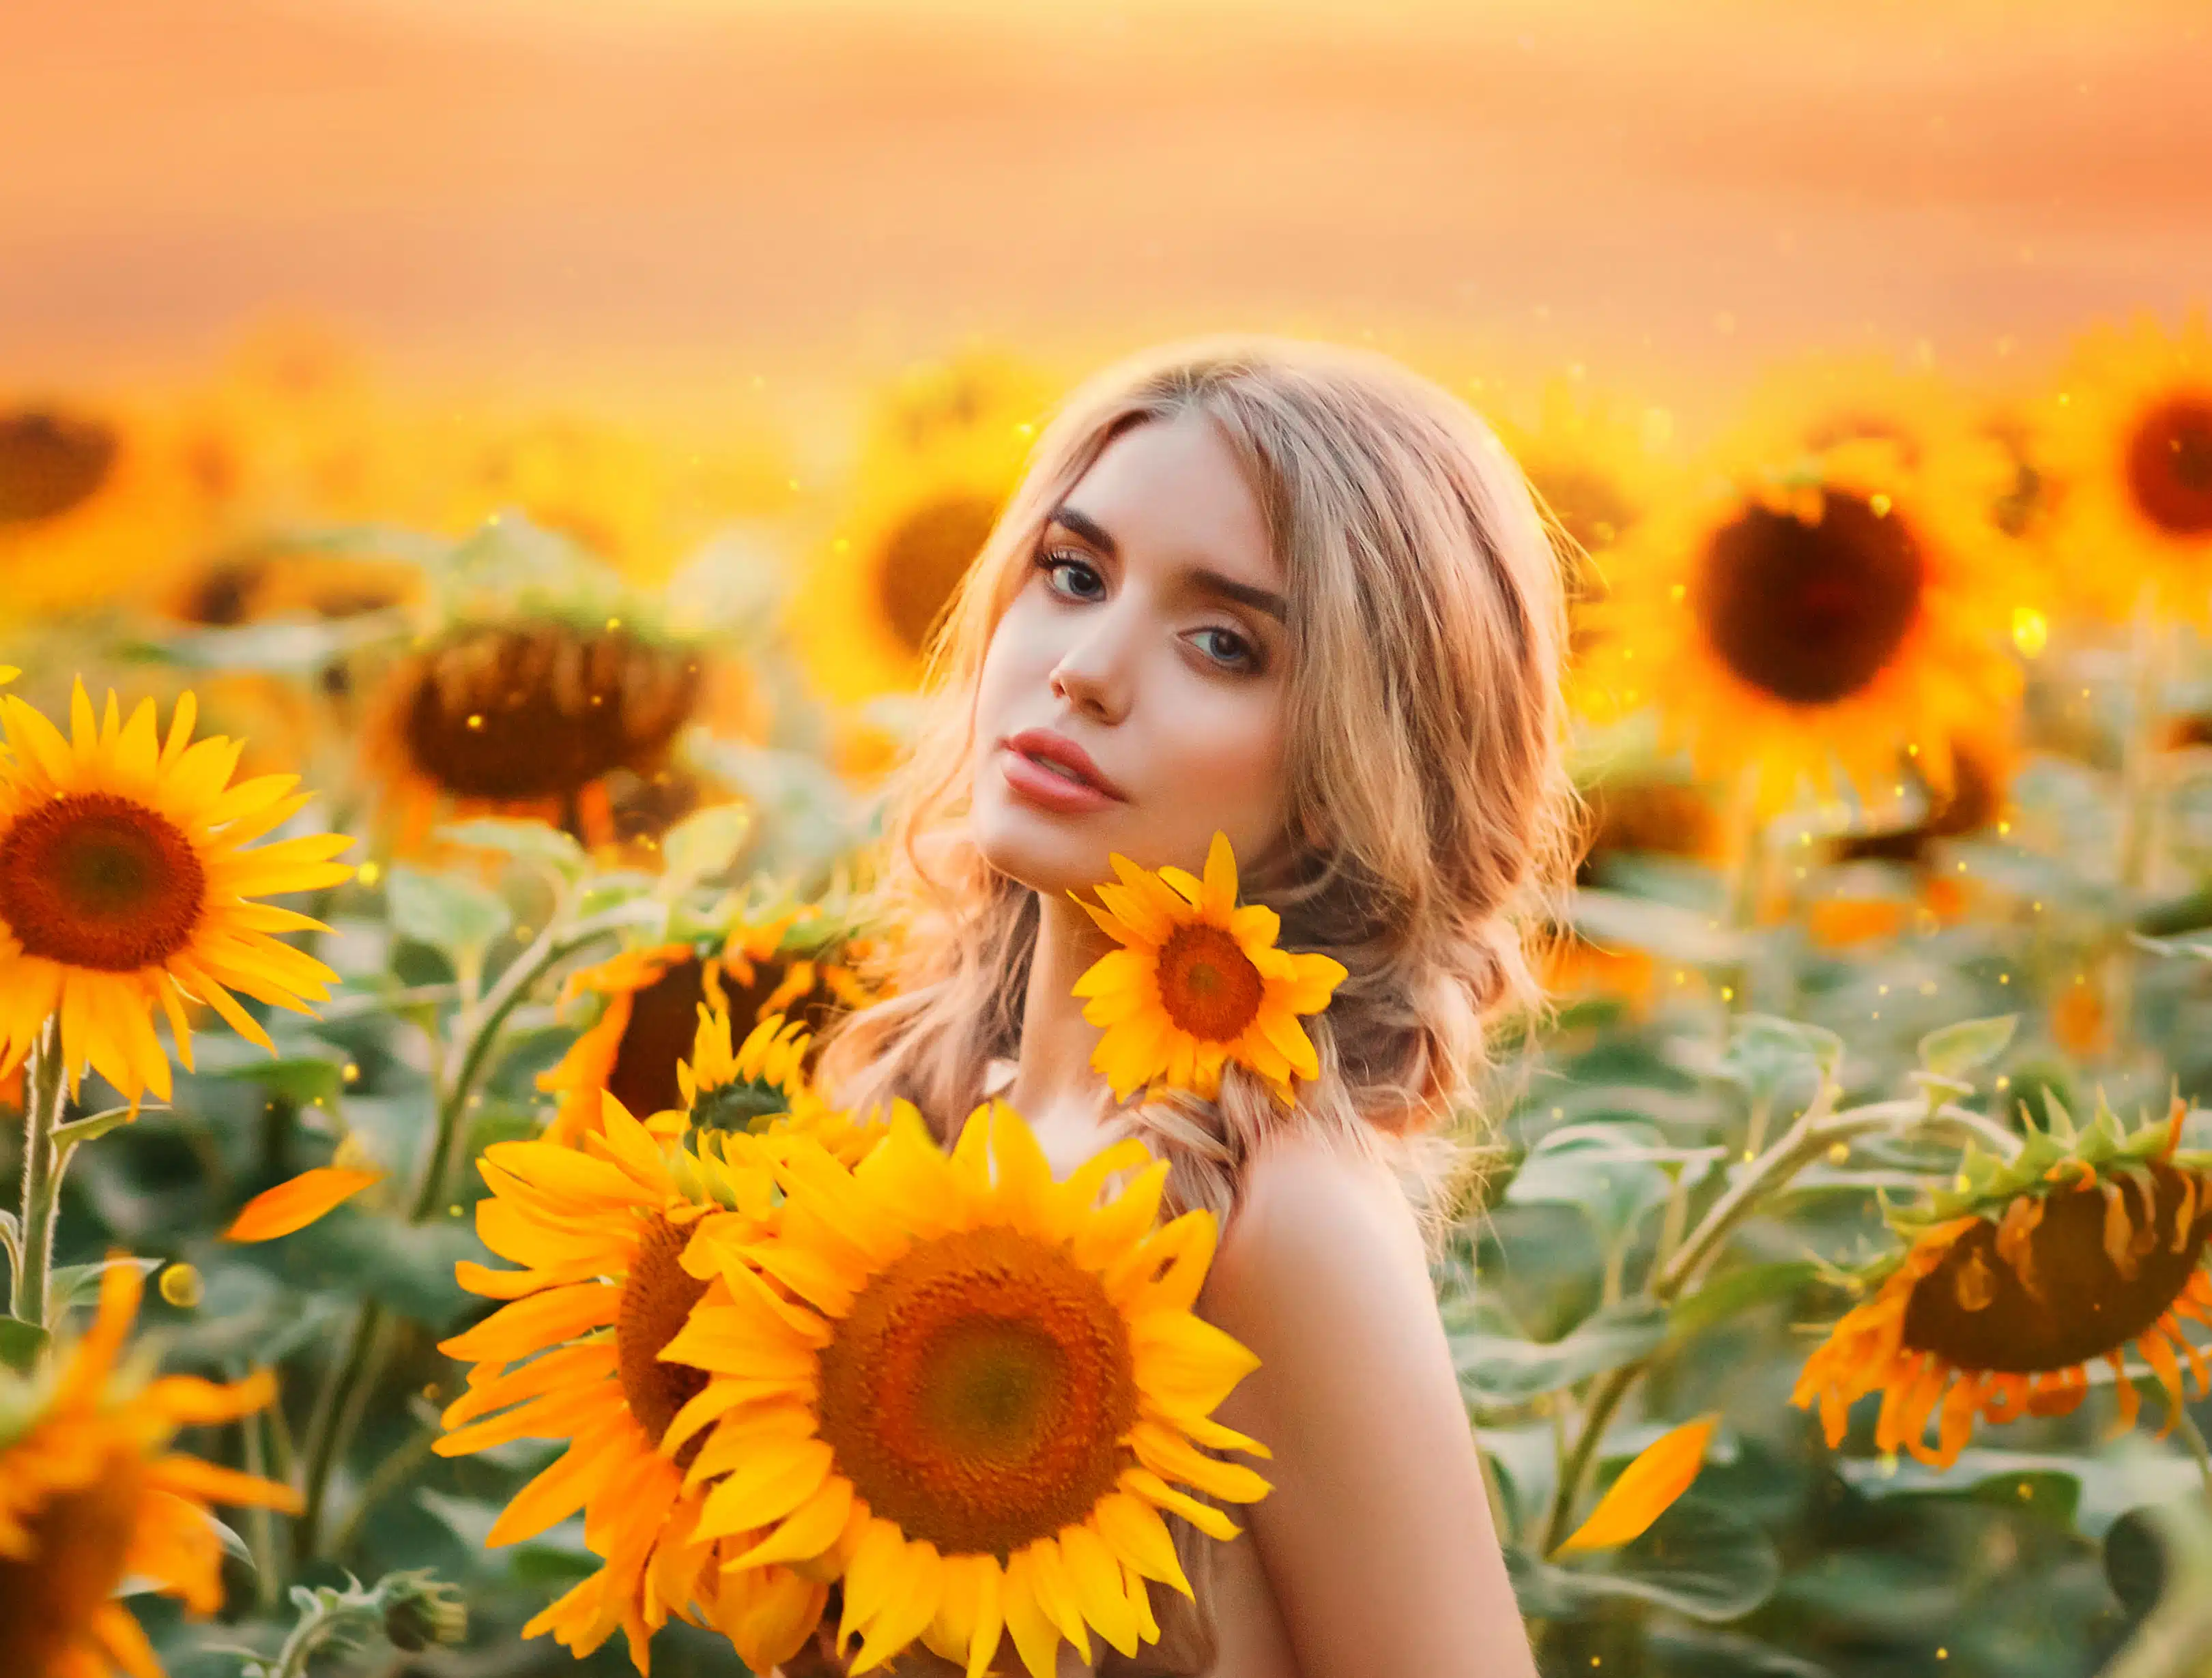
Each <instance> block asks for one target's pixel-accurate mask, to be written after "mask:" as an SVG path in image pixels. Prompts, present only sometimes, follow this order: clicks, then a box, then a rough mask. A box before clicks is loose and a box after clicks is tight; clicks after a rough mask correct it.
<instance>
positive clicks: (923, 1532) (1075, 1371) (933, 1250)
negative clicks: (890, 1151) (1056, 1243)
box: [821, 1227, 1137, 1559]
mask: <svg viewBox="0 0 2212 1678" xmlns="http://www.w3.org/2000/svg"><path fill="white" fill-rule="evenodd" d="M821 1377H822V1392H821V1433H822V1437H823V1438H825V1439H827V1440H828V1441H829V1445H830V1448H831V1450H833V1451H834V1452H835V1453H836V1462H837V1469H838V1472H839V1473H841V1474H844V1475H845V1476H846V1477H847V1478H848V1479H849V1480H851V1481H852V1482H853V1486H854V1490H855V1491H856V1492H858V1493H859V1494H860V1496H861V1497H862V1498H864V1499H866V1500H867V1504H868V1506H869V1508H870V1509H872V1510H873V1511H875V1512H876V1513H877V1514H878V1515H880V1516H882V1517H884V1519H886V1520H889V1521H894V1522H896V1523H897V1524H898V1526H899V1527H900V1529H902V1531H903V1532H905V1533H906V1534H907V1535H908V1537H910V1538H918V1539H926V1540H927V1541H929V1542H931V1543H933V1544H934V1545H935V1546H936V1547H938V1550H939V1552H940V1553H944V1554H947V1555H975V1554H989V1555H995V1556H998V1557H1000V1558H1001V1559H1003V1558H1004V1557H1005V1556H1006V1554H1007V1553H1009V1552H1011V1551H1013V1550H1017V1549H1019V1548H1021V1547H1023V1546H1024V1545H1025V1544H1028V1543H1030V1542H1032V1541H1035V1540H1036V1539H1038V1538H1042V1537H1044V1536H1046V1535H1048V1534H1051V1533H1055V1532H1058V1531H1059V1530H1060V1529H1061V1528H1062V1527H1064V1526H1066V1525H1068V1524H1069V1523H1072V1522H1074V1521H1079V1520H1081V1519H1082V1518H1083V1517H1084V1516H1085V1515H1086V1514H1087V1513H1088V1512H1089V1511H1090V1510H1091V1507H1092V1506H1093V1505H1095V1504H1096V1503H1097V1501H1098V1499H1100V1498H1102V1497H1103V1496H1104V1495H1105V1494H1106V1493H1109V1492H1110V1491H1112V1490H1113V1489H1114V1485H1115V1480H1116V1478H1117V1477H1118V1476H1119V1474H1120V1473H1121V1468H1122V1465H1123V1462H1124V1455H1125V1454H1124V1451H1123V1449H1122V1446H1121V1438H1122V1436H1123V1435H1124V1434H1125V1433H1127V1431H1128V1430H1129V1428H1130V1427H1131V1426H1133V1425H1134V1423H1135V1421H1136V1419H1137V1389H1136V1371H1135V1365H1134V1362H1133V1358H1132V1356H1131V1353H1130V1349H1129V1332H1128V1328H1127V1323H1126V1322H1124V1321H1123V1319H1122V1317H1121V1313H1120V1312H1119V1311H1118V1310H1115V1306H1114V1304H1113V1302H1112V1300H1110V1299H1109V1298H1107V1296H1106V1290H1105V1288H1104V1287H1103V1286H1102V1285H1101V1284H1100V1282H1099V1280H1098V1279H1097V1277H1096V1276H1094V1275H1092V1274H1091V1273H1090V1272H1089V1271H1087V1270H1085V1269H1083V1268H1080V1267H1079V1266H1078V1265H1077V1264H1075V1263H1074V1262H1073V1261H1072V1260H1071V1259H1070V1258H1069V1257H1068V1256H1067V1255H1066V1252H1065V1251H1064V1250H1063V1249H1059V1248H1055V1247H1048V1246H1047V1245H1045V1244H1044V1243H1042V1242H1039V1241H1036V1240H1033V1239H1031V1238H1030V1237H1027V1236H1024V1235H1022V1234H1019V1233H1018V1232H1017V1231H1012V1230H1008V1229H1005V1228H997V1227H994V1228H987V1229H980V1230H969V1231H962V1232H960V1233H957V1234H954V1235H948V1236H941V1237H938V1238H936V1239H934V1240H931V1241H925V1242H922V1243H918V1244H917V1245H916V1246H915V1248H914V1249H913V1250H911V1251H910V1252H909V1253H908V1255H906V1256H905V1257H904V1258H902V1259H901V1260H900V1261H898V1262H897V1263H896V1264H894V1265H893V1266H891V1267H890V1268H889V1269H888V1270H886V1271H884V1273H883V1274H881V1275H879V1276H878V1277H877V1278H876V1279H875V1280H873V1281H872V1282H871V1283H870V1284H869V1285H868V1286H867V1287H866V1289H865V1290H863V1292H861V1294H860V1298H858V1299H857V1300H856V1301H854V1306H853V1310H852V1312H851V1314H850V1315H848V1316H847V1317H846V1318H845V1320H844V1321H843V1322H841V1323H840V1324H838V1325H837V1334H836V1339H835V1340H833V1341H831V1342H830V1343H829V1346H827V1347H824V1348H823V1351H822V1353H821Z"/></svg>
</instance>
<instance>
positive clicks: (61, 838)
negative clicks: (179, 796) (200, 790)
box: [0, 793, 207, 973]
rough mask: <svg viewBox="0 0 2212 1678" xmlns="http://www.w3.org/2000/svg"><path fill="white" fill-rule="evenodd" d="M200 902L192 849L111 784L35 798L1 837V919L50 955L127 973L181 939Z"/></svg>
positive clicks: (31, 948)
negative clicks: (45, 800) (46, 800)
mask: <svg viewBox="0 0 2212 1678" xmlns="http://www.w3.org/2000/svg"><path fill="white" fill-rule="evenodd" d="M206 902H207V874H206V872H205V870H204V869H203V868H202V867H201V866H200V859H199V853H198V852H197V851H196V850H194V849H193V848H192V842H191V839H190V838H188V837H187V836H185V833H184V831H183V830H182V829H180V828H179V827H178V826H177V825H176V824H174V823H173V822H172V821H170V820H169V818H167V817H166V816H164V815H162V814H161V812H159V811H156V810H150V809H149V808H148V807H147V806H144V805H143V804H140V803H138V802H137V801H136V800H135V799H126V798H121V797H118V796H117V795H116V794H115V793H72V794H70V796H69V797H67V798H60V799H55V800H53V801H52V803H50V804H45V805H40V806H37V807H36V808H34V809H32V810H30V811H27V812H25V813H24V814H23V815H22V816H21V817H20V818H17V820H16V822H15V825H14V826H12V827H10V828H9V830H8V831H7V833H6V834H5V835H4V836H0V920H4V921H6V922H7V925H8V929H9V931H10V932H12V933H15V937H16V939H17V940H18V941H20V942H21V945H22V946H23V948H24V949H25V950H26V951H28V952H29V953H30V954H32V955H34V956H43V957H45V958H46V959H48V960H49V961H58V962H63V963H66V964H68V965H70V966H71V967H90V968H97V969H99V970H101V971H103V972H108V973H135V972H137V970H139V969H140V968H142V967H151V966H154V965H155V964H157V963H160V962H162V961H165V960H167V958H169V957H171V956H173V955H174V954H175V953H176V952H177V951H179V950H181V949H183V948H184V947H185V944H186V943H187V942H189V941H190V939H191V936H192V933H193V930H194V929H195V928H196V927H197V926H198V925H199V921H200V913H201V910H202V909H203V908H204V906H205V904H206Z"/></svg>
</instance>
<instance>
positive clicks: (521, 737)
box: [367, 616, 707, 848]
mask: <svg viewBox="0 0 2212 1678" xmlns="http://www.w3.org/2000/svg"><path fill="white" fill-rule="evenodd" d="M706 675H707V672H706V661H705V660H704V659H703V657H702V655H701V654H699V653H698V652H696V650H694V649H691V648H690V647H683V646H678V645H675V644H671V643H664V642H661V641H656V640H653V639H649V638H647V637H646V636H644V635H638V634H635V633H634V632H632V631H631V630H630V629H627V628H624V627H622V626H620V625H618V624H617V625H612V626H610V625H608V624H597V625H586V624H581V623H571V622H568V621H566V620H564V619H562V618H559V617H550V616H548V617H539V618H534V619H531V620H527V621H518V622H513V623H456V624H453V625H452V626H449V627H448V628H447V629H446V630H444V631H443V632H442V633H441V634H440V635H438V636H437V637H435V639H434V640H432V641H431V642H430V643H429V644H428V646H426V647H422V649H421V650H419V651H416V652H413V653H410V654H407V655H405V656H404V657H403V658H401V659H399V660H398V661H397V663H396V664H395V665H394V666H392V668H391V669H390V670H388V671H386V672H385V673H384V674H383V676H382V677H381V678H380V679H379V681H378V683H377V685H376V690H375V693H374V696H373V697H372V698H371V701H370V716H369V720H368V727H367V735H368V756H369V762H370V764H371V766H372V768H373V769H374V771H375V772H376V774H377V775H378V778H379V779H380V781H383V782H384V784H385V785H386V788H387V791H388V796H389V798H390V799H391V801H392V815H393V817H394V818H395V820H396V825H397V828H398V837H399V842H400V843H401V844H403V845H404V846H407V847H410V848H412V847H418V846H420V845H421V844H422V842H423V841H424V840H425V839H426V838H427V837H428V834H429V831H430V829H431V828H432V826H433V825H434V824H435V823H436V821H437V820H438V819H439V818H440V817H441V814H442V813H444V812H447V811H451V812H453V813H457V814H477V815H501V816H537V817H541V818H544V820H546V821H548V822H550V823H551V824H553V825H555V826H559V827H565V828H568V830H570V831H572V832H575V833H577V834H578V835H579V836H581V837H582V838H584V839H585V840H586V842H589V843H592V844H595V845H604V844H609V843H611V842H613V841H614V839H615V838H616V833H615V827H614V818H613V810H612V806H611V800H610V799H609V797H608V793H607V787H606V778H607V777H608V776H609V775H611V774H613V773H614V772H615V771H616V770H617V769H628V770H630V771H631V772H633V773H635V774H641V775H651V774H652V773H653V772H654V771H655V770H657V769H659V768H661V767H662V765H663V764H664V763H665V762H666V761H667V759H668V757H669V754H670V753H671V751H672V750H673V749H674V747H675V745H676V741H677V737H678V734H679V733H681V732H682V731H683V729H684V726H685V724H687V723H688V722H690V720H692V718H693V716H694V714H695V713H696V710H697V708H698V706H699V704H700V701H701V696H702V688H703V684H704V683H705V680H706Z"/></svg>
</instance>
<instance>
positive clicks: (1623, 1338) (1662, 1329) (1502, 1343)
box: [1452, 1299, 1667, 1408]
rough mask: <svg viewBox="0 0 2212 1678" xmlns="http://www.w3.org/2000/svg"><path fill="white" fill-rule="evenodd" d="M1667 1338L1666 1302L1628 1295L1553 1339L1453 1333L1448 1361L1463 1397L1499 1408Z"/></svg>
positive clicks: (1632, 1357)
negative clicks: (1451, 1364)
mask: <svg viewBox="0 0 2212 1678" xmlns="http://www.w3.org/2000/svg"><path fill="white" fill-rule="evenodd" d="M1666 1338H1667V1308H1666V1307H1665V1306H1664V1305H1662V1304H1660V1303H1659V1302H1658V1301H1657V1300H1656V1299H1632V1300H1625V1301H1623V1302H1622V1303H1621V1304H1617V1305H1608V1306H1607V1307H1605V1308H1604V1309H1603V1310H1598V1311H1595V1312H1593V1313H1592V1314H1591V1315H1590V1316H1587V1317H1585V1318H1583V1321H1582V1322H1579V1323H1577V1325H1576V1326H1575V1328H1574V1329H1573V1331H1572V1332H1571V1333H1569V1334H1565V1335H1564V1336H1562V1337H1561V1338H1560V1339H1559V1340H1556V1341H1529V1340H1522V1339H1519V1338H1518V1337H1516V1336H1515V1335H1511V1334H1500V1333H1496V1332H1492V1331H1490V1330H1488V1329H1486V1328H1475V1329H1470V1330H1468V1331H1466V1332H1463V1333H1462V1334H1455V1335H1454V1336H1453V1337H1452V1362H1453V1364H1454V1365H1455V1367H1456V1368H1457V1369H1458V1371H1459V1377H1460V1389H1461V1391H1462V1393H1464V1394H1465V1395H1467V1398H1468V1401H1469V1402H1470V1403H1474V1404H1480V1405H1486V1406H1489V1407H1493V1408H1498V1407H1506V1406H1510V1405H1516V1404H1526V1403H1527V1402H1528V1401H1529V1400H1530V1399H1533V1398H1535V1397H1538V1396H1540V1395H1542V1394H1545V1393H1550V1392H1558V1391H1559V1390H1561V1389H1565V1388H1567V1387H1571V1386H1573V1385H1574V1384H1575V1383H1577V1382H1578V1381H1582V1380H1585V1379H1587V1378H1588V1377H1590V1376H1593V1375H1601V1374H1603V1373H1604V1372H1605V1371H1607V1370H1610V1369H1618V1368H1620V1366H1621V1365H1623V1364H1632V1363H1634V1362H1635V1361H1636V1360H1637V1359H1639V1358H1643V1357H1646V1356H1648V1355H1650V1353H1652V1352H1655V1351H1656V1350H1657V1349H1658V1347H1659V1346H1660V1345H1661V1343H1662V1342H1663V1341H1665V1340H1666Z"/></svg>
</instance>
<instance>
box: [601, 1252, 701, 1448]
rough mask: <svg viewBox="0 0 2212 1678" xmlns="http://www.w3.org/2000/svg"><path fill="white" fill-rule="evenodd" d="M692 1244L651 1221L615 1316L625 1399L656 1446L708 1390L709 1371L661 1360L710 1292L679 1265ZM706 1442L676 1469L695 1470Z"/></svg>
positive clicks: (693, 1444) (694, 1440) (693, 1443)
mask: <svg viewBox="0 0 2212 1678" xmlns="http://www.w3.org/2000/svg"><path fill="white" fill-rule="evenodd" d="M689 1240H690V1231H688V1230H680V1229H678V1228H677V1227H676V1225H673V1224H671V1223H670V1222H669V1221H668V1220H667V1219H665V1218H659V1217H653V1218H649V1219H647V1220H646V1222H645V1225H644V1229H643V1231H642V1232H641V1234H640V1236H639V1237H638V1243H637V1254H636V1256H635V1257H634V1258H633V1259H631V1261H630V1266H629V1277H628V1279H627V1280H624V1281H623V1293H622V1304H621V1305H620V1306H619V1307H618V1308H617V1311H616V1314H615V1364H616V1367H617V1370H618V1371H620V1373H621V1376H622V1389H623V1401H624V1402H626V1403H627V1404H628V1405H629V1413H630V1414H631V1416H632V1417H634V1418H635V1420H636V1422H637V1425H638V1426H640V1427H641V1428H642V1429H643V1430H644V1431H645V1437H646V1438H647V1439H649V1440H651V1441H652V1442H653V1444H655V1445H658V1444H659V1443H660V1436H661V1435H662V1434H664V1433H665V1432H668V1424H669V1423H671V1421H674V1420H676V1413H677V1412H678V1410H681V1409H682V1408H683V1407H684V1406H685V1405H686V1404H689V1403H690V1401H692V1399H693V1398H695V1397H696V1396H697V1395H699V1394H700V1393H701V1392H702V1391H704V1390H705V1389H706V1386H707V1371H705V1370H703V1369H694V1368H692V1367H691V1366H690V1365H689V1364H670V1363H663V1362H662V1361H661V1359H660V1348H661V1347H664V1346H665V1345H667V1344H668V1342H669V1341H672V1340H674V1339H675V1338H676V1334H677V1331H678V1329H679V1328H683V1326H684V1319H685V1318H686V1317H688V1316H690V1315H691V1308H692V1307H693V1306H694V1305H696V1304H698V1303H699V1301H700V1299H701V1298H702V1296H703V1295H704V1294H705V1293H706V1292H707V1284H706V1283H704V1282H702V1281H701V1280H698V1279H697V1278H696V1277H695V1276H693V1275H692V1274H690V1272H689V1271H687V1270H685V1269H684V1266H683V1265H682V1263H681V1262H679V1261H680V1260H681V1259H682V1258H683V1256H684V1243H686V1242H687V1241H689ZM706 1442H707V1435H706V1434H705V1433H703V1432H702V1433H696V1434H694V1435H693V1436H692V1437H691V1438H689V1439H687V1440H685V1441H684V1444H683V1445H682V1447H681V1448H680V1449H679V1450H678V1451H677V1453H676V1466H677V1467H678V1468H689V1467H690V1465H691V1459H692V1458H693V1457H695V1456H697V1455H698V1454H699V1447H700V1446H701V1445H702V1444H705V1443H706Z"/></svg>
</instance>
